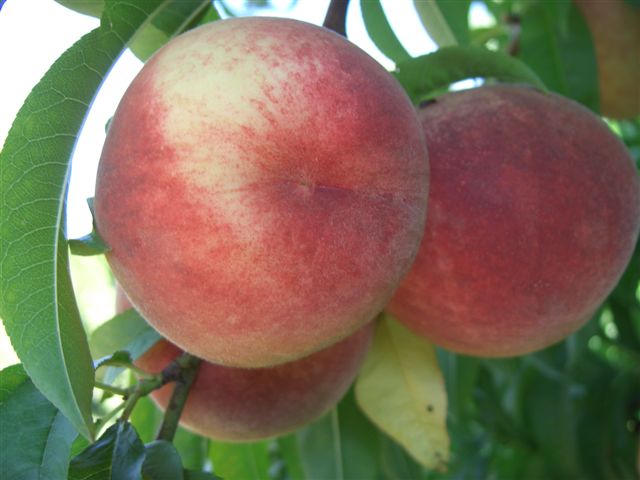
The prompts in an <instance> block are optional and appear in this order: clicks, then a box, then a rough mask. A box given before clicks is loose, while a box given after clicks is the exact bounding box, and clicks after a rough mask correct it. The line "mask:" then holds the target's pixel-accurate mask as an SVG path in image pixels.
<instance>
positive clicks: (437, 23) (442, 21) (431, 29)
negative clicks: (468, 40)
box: [413, 0, 467, 47]
mask: <svg viewBox="0 0 640 480" xmlns="http://www.w3.org/2000/svg"><path fill="white" fill-rule="evenodd" d="M441 3H443V4H444V5H445V7H446V2H440V1H437V0H413V5H414V7H415V8H416V11H417V12H418V17H419V18H420V21H421V22H422V25H424V28H425V29H426V30H427V32H428V33H429V36H430V37H431V38H432V39H433V41H434V42H436V43H437V44H438V45H439V46H440V47H447V46H451V45H457V44H458V39H457V38H456V36H455V34H454V32H453V30H452V29H451V26H450V25H449V22H448V21H447V20H448V19H447V17H446V16H445V13H444V11H443V10H442V6H441ZM449 3H454V2H449ZM462 3H465V4H466V3H467V1H466V0H464V1H463V2H462Z"/></svg>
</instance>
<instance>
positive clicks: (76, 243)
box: [69, 230, 109, 257]
mask: <svg viewBox="0 0 640 480" xmlns="http://www.w3.org/2000/svg"><path fill="white" fill-rule="evenodd" d="M69 249H70V250H71V253H73V254H74V255H80V256H83V257H87V256H90V255H102V254H103V253H106V252H108V251H109V247H107V244H106V243H105V242H104V240H103V239H102V238H101V237H100V235H99V234H98V232H97V231H95V230H94V231H92V232H91V233H90V234H88V235H85V236H84V237H80V238H72V239H71V240H69Z"/></svg>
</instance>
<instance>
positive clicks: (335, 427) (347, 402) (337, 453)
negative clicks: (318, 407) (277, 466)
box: [223, 391, 380, 480]
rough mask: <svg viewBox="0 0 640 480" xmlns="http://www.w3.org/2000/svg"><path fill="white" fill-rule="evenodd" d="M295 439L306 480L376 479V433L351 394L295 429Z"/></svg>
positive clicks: (377, 466)
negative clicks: (306, 424) (314, 418)
mask: <svg viewBox="0 0 640 480" xmlns="http://www.w3.org/2000/svg"><path fill="white" fill-rule="evenodd" d="M296 439H297V442H298V448H299V455H300V457H301V459H302V464H303V467H304V471H305V474H306V477H307V478H308V479H309V480H322V479H326V478H331V479H336V480H346V479H359V478H376V477H377V476H378V474H379V472H380V465H379V462H378V458H379V455H378V447H379V446H378V432H377V430H376V428H375V426H374V425H372V424H371V423H370V422H369V420H368V419H367V418H366V417H365V416H364V415H363V414H362V412H361V411H360V409H359V408H358V406H357V405H356V402H355V399H354V396H353V392H352V391H350V392H349V393H348V394H347V395H346V396H345V397H344V398H343V399H342V401H341V402H340V403H339V404H338V405H337V407H336V408H334V409H333V410H331V412H329V413H328V414H327V415H325V416H323V417H322V418H321V419H319V420H317V421H316V422H314V423H312V424H311V425H309V426H307V427H305V428H303V429H301V430H299V431H298V432H297V433H296ZM223 476H224V475H223Z"/></svg>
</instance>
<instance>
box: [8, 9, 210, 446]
mask: <svg viewBox="0 0 640 480" xmlns="http://www.w3.org/2000/svg"><path fill="white" fill-rule="evenodd" d="M175 2H178V3H182V2H180V0H175V1H174V2H168V1H166V0H165V1H161V0H149V1H145V2H135V3H134V2H128V1H117V0H108V1H107V2H106V3H105V10H104V12H103V15H102V22H101V26H100V27H99V28H98V29H96V30H94V31H92V32H90V33H88V34H87V35H85V36H84V37H82V38H81V39H80V40H79V41H78V42H77V43H76V44H75V45H73V46H72V47H71V48H70V49H69V50H67V51H66V52H65V53H64V54H63V55H62V56H61V57H60V58H59V59H58V60H57V61H56V62H55V63H54V64H53V65H52V67H51V68H50V69H49V71H48V72H47V73H46V74H45V76H44V77H43V78H42V80H41V81H40V82H39V83H38V85H36V87H35V88H34V89H33V91H32V92H31V94H30V95H29V97H28V98H27V100H26V101H25V103H24V105H23V107H22V108H21V110H20V112H19V113H18V116H17V117H16V119H15V121H14V123H13V126H12V128H11V130H10V132H9V135H8V136H7V139H6V142H5V144H4V147H3V149H2V152H0V184H1V191H2V196H1V201H0V247H1V248H0V316H2V318H3V321H4V324H5V327H6V330H7V333H8V335H9V337H10V338H11V341H12V345H13V347H14V349H15V351H16V353H17V354H18V356H19V357H20V360H21V361H22V363H23V365H24V368H25V370H26V371H27V372H28V374H29V376H30V377H31V379H32V381H33V382H34V384H35V385H36V387H37V388H38V389H39V390H40V391H41V392H42V393H43V394H44V395H45V396H46V397H47V398H48V399H49V400H50V401H51V402H52V403H53V404H54V405H55V406H56V407H58V408H59V409H60V411H62V412H63V413H64V414H65V416H66V417H67V418H68V419H69V420H70V421H71V422H72V423H73V424H74V425H75V427H76V428H77V429H78V430H79V431H80V432H81V433H82V434H83V435H85V436H87V437H90V436H92V428H93V424H92V419H91V390H92V384H93V369H92V364H91V357H90V354H89V348H88V345H87V339H86V335H85V333H84V330H83V328H82V324H81V322H80V316H79V313H78V308H77V305H76V302H75V298H74V294H73V289H72V285H71V280H70V277H69V271H68V270H69V269H68V249H67V244H66V240H65V239H64V236H63V234H62V230H63V218H64V210H65V208H64V198H65V195H66V190H67V184H68V179H69V173H70V165H69V158H70V155H71V152H72V150H73V147H74V144H75V141H76V138H77V135H78V132H79V130H80V128H81V126H82V123H83V121H84V118H85V116H86V113H87V110H88V108H89V106H90V104H91V102H92V100H93V98H94V97H95V95H96V92H97V90H98V88H99V86H100V84H101V83H102V81H103V79H104V76H105V75H106V73H107V72H108V71H109V69H110V68H111V67H112V66H113V64H114V63H115V61H116V60H117V58H118V57H119V55H120V53H121V52H122V51H123V50H124V49H125V47H126V44H127V42H128V41H129V40H130V39H131V38H133V36H134V34H135V33H136V32H137V31H138V30H139V29H140V28H143V27H144V26H145V25H146V23H147V22H148V21H149V19H152V18H154V17H155V16H157V15H158V14H159V13H162V11H163V10H164V9H165V8H168V7H171V5H173V3H175ZM184 3H188V4H189V5H191V6H192V8H193V10H192V11H189V10H188V9H180V12H181V14H182V15H184V18H178V19H175V22H174V25H175V26H176V28H184V25H185V22H187V23H188V21H189V19H190V18H191V17H192V15H193V14H195V13H196V12H197V11H200V9H201V8H202V5H203V4H204V3H206V2H205V0H201V1H199V2H194V1H189V2H184Z"/></svg>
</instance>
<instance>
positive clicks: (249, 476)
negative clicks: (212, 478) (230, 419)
mask: <svg viewBox="0 0 640 480" xmlns="http://www.w3.org/2000/svg"><path fill="white" fill-rule="evenodd" d="M209 458H210V459H211V462H212V463H213V471H214V472H215V473H216V475H219V476H221V477H222V478H224V479H227V480H236V479H238V480H240V479H242V480H269V447H268V443H267V442H264V441H263V442H254V443H226V442H216V441H212V442H211V444H210V448H209Z"/></svg>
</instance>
